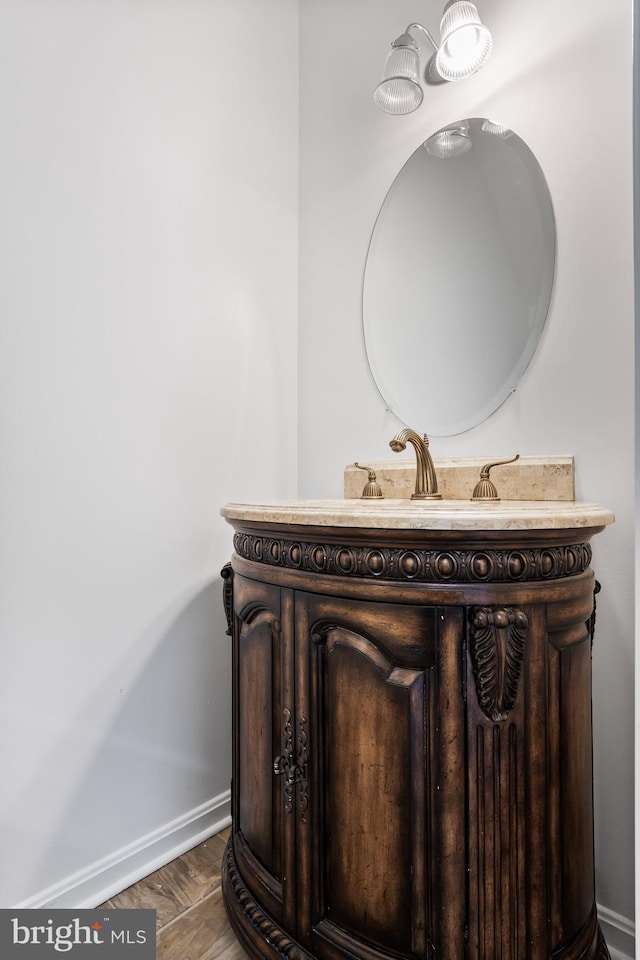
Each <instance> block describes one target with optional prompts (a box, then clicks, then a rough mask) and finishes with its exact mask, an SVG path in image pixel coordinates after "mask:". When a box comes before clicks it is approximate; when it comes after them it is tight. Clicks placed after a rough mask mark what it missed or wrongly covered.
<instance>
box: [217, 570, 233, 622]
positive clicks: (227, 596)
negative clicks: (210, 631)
mask: <svg viewBox="0 0 640 960" xmlns="http://www.w3.org/2000/svg"><path fill="white" fill-rule="evenodd" d="M220 576H221V577H222V599H223V602H224V612H225V616H226V618H227V636H228V637H231V636H233V568H232V567H231V564H230V563H225V565H224V567H223V568H222V570H221V571H220Z"/></svg>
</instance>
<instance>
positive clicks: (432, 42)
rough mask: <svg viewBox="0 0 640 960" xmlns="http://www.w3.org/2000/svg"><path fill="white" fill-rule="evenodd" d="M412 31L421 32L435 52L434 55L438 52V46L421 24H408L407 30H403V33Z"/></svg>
mask: <svg viewBox="0 0 640 960" xmlns="http://www.w3.org/2000/svg"><path fill="white" fill-rule="evenodd" d="M413 29H416V30H422V32H423V33H424V35H425V36H426V38H427V40H428V41H429V43H430V44H431V46H432V47H433V49H434V50H435V51H436V53H437V52H438V44H437V43H436V42H435V40H434V39H433V37H432V36H431V34H430V33H429V31H428V30H427V28H426V27H423V26H422V24H421V23H410V24H409V26H408V27H407V29H406V30H405V33H409V32H410V31H411V30H413Z"/></svg>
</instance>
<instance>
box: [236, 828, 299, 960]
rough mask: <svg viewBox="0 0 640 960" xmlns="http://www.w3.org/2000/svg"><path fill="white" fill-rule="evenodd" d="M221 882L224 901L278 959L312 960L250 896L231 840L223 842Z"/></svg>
mask: <svg viewBox="0 0 640 960" xmlns="http://www.w3.org/2000/svg"><path fill="white" fill-rule="evenodd" d="M222 883H223V887H224V888H225V894H226V897H227V902H228V903H229V902H233V901H235V903H236V904H237V906H238V908H239V909H240V912H241V914H242V917H243V918H244V919H245V920H247V921H248V922H249V923H250V924H251V926H252V927H253V928H254V929H255V930H257V931H258V933H259V934H260V936H261V937H262V939H263V941H265V942H266V943H268V944H270V946H271V948H272V949H273V951H274V953H276V954H277V955H278V956H279V957H280V958H281V960H315V958H314V957H313V956H312V955H311V954H309V953H307V951H306V950H304V949H303V948H302V947H301V946H300V944H299V943H296V941H295V940H293V939H292V938H291V937H290V936H289V935H288V934H287V933H285V931H284V930H283V929H282V927H280V926H278V924H277V923H276V922H275V920H273V919H272V918H271V917H270V916H269V915H268V914H267V913H265V912H264V910H263V909H262V907H260V906H258V904H257V903H256V901H255V900H254V899H253V897H252V895H251V894H250V893H249V891H248V889H247V887H246V885H245V883H244V881H243V879H242V877H241V876H240V873H239V871H238V868H237V866H236V861H235V857H234V856H233V845H232V840H231V839H230V840H229V842H228V844H227V849H226V852H225V856H224V861H223V876H222Z"/></svg>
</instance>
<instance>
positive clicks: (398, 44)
mask: <svg viewBox="0 0 640 960" xmlns="http://www.w3.org/2000/svg"><path fill="white" fill-rule="evenodd" d="M419 75H420V58H419V56H418V47H417V45H416V43H415V41H414V40H413V38H412V37H410V36H409V35H408V34H406V33H405V34H403V35H402V36H401V37H399V38H398V39H397V40H394V42H393V43H392V45H391V51H390V52H389V55H388V56H387V62H386V63H385V66H384V72H383V74H382V80H381V81H380V83H379V84H378V86H377V87H376V89H375V92H374V94H373V99H374V102H375V103H376V105H377V106H378V107H380V109H381V110H384V112H385V113H393V114H397V115H399V114H404V113H411V112H412V111H413V110H417V109H418V107H419V106H420V104H421V103H422V98H423V96H424V94H423V92H422V87H421V86H420V83H419Z"/></svg>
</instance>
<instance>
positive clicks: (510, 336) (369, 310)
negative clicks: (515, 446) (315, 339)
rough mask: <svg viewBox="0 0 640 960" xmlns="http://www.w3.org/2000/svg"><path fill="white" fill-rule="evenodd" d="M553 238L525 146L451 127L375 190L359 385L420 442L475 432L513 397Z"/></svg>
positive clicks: (484, 131)
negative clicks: (370, 387)
mask: <svg viewBox="0 0 640 960" xmlns="http://www.w3.org/2000/svg"><path fill="white" fill-rule="evenodd" d="M555 247H556V233H555V223H554V217H553V208H552V205H551V197H550V195H549V190H548V187H547V184H546V182H545V178H544V175H543V173H542V170H541V168H540V165H539V164H538V162H537V160H536V158H535V157H534V155H533V154H532V152H531V150H530V149H529V148H528V147H527V145H526V143H525V142H524V141H523V140H521V139H520V137H518V136H517V135H516V134H515V133H514V132H513V131H512V130H509V129H507V128H505V127H502V126H499V125H498V124H495V123H492V122H490V121H488V120H483V119H472V120H461V121H459V122H458V123H455V124H451V125H449V126H447V127H444V128H443V129H442V130H439V131H438V132H437V133H435V134H434V135H433V136H432V137H430V138H429V139H428V140H427V141H425V143H423V144H421V146H419V147H418V149H417V150H416V151H415V153H414V154H413V155H412V156H411V157H410V158H409V160H408V161H407V163H406V164H405V165H404V167H403V168H402V170H401V171H400V173H399V174H398V176H397V177H396V179H395V181H394V182H393V184H392V186H391V189H390V190H389V192H388V194H387V196H386V198H385V201H384V203H383V204H382V208H381V210H380V213H379V214H378V218H377V220H376V223H375V226H374V229H373V234H372V236H371V241H370V244H369V251H368V254H367V261H366V266H365V275H364V288H363V321H364V338H365V347H366V352H367V359H368V362H369V366H370V368H371V372H372V374H373V379H374V381H375V383H376V385H377V387H378V390H379V392H380V394H381V395H382V398H383V400H384V401H385V403H386V405H387V406H388V407H389V409H390V410H392V411H393V413H394V414H395V415H396V416H397V417H398V418H399V419H400V420H401V421H403V422H404V423H405V424H408V425H411V426H412V427H414V428H415V429H416V430H419V431H426V432H427V433H428V434H429V435H430V436H432V435H433V436H450V435H452V434H456V433H462V432H463V431H464V430H469V429H470V428H471V427H474V426H476V424H478V423H480V422H481V421H482V420H484V419H486V417H488V416H489V415H490V414H491V413H493V412H494V410H496V409H497V408H498V407H499V406H500V405H501V404H502V403H503V402H504V400H505V399H506V398H507V396H508V395H509V394H510V393H511V392H512V391H513V390H514V389H515V387H516V385H517V384H518V381H519V379H520V377H521V376H522V374H523V373H524V371H525V369H526V367H527V365H528V363H529V361H530V360H531V357H532V356H533V354H534V352H535V350H536V347H537V345H538V342H539V340H540V336H541V333H542V329H543V327H544V323H545V320H546V317H547V312H548V309H549V301H550V299H551V288H552V286H553V275H554V265H555Z"/></svg>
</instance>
